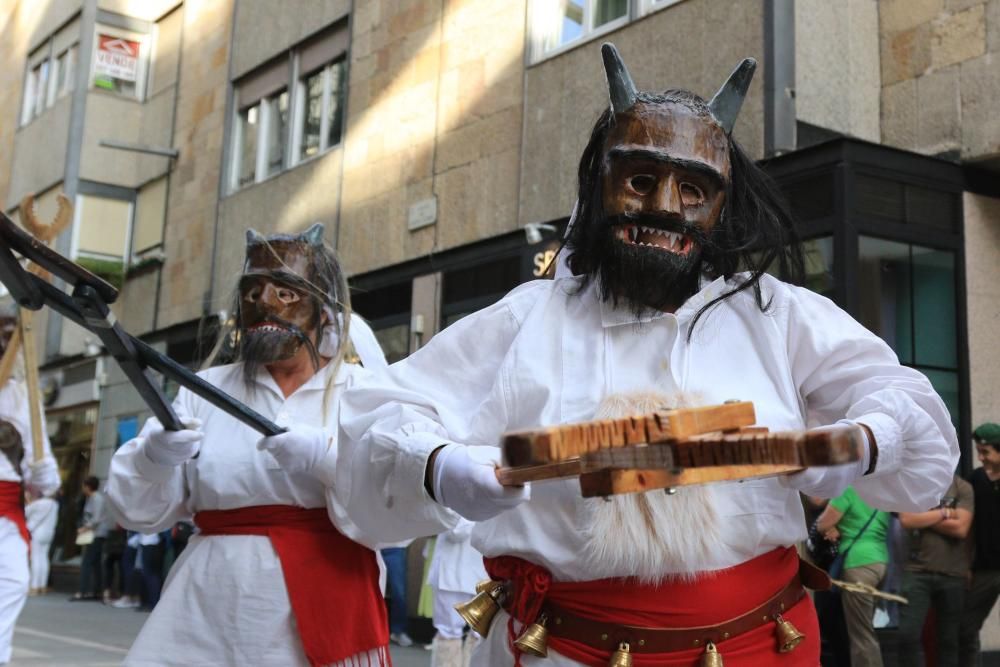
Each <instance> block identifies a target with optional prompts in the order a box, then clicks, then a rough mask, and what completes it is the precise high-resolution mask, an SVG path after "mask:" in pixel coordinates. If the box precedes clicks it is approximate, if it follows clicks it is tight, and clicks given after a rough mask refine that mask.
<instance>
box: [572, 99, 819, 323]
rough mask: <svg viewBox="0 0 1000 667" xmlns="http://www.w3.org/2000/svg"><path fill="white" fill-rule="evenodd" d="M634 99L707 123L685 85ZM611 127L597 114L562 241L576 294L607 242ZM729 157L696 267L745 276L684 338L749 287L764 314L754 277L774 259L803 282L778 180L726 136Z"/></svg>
mask: <svg viewBox="0 0 1000 667" xmlns="http://www.w3.org/2000/svg"><path fill="white" fill-rule="evenodd" d="M638 101H639V103H646V104H668V103H673V104H679V105H683V106H686V107H688V108H689V109H691V110H692V111H693V112H694V113H695V114H697V115H698V116H700V117H703V118H705V120H706V122H714V121H713V120H711V112H710V111H709V109H708V105H707V104H706V103H705V100H703V99H702V98H700V97H698V96H697V95H694V94H693V93H690V92H688V91H685V90H668V91H665V92H663V93H661V94H655V93H648V92H640V93H639V95H638ZM613 125H614V114H613V113H612V111H611V109H610V108H609V109H607V110H605V112H604V113H603V114H601V116H600V118H598V120H597V123H596V124H595V125H594V129H593V131H592V132H591V135H590V141H589V142H587V147H586V148H585V149H584V151H583V155H582V156H581V158H580V166H579V169H578V175H577V176H578V180H579V191H578V193H577V196H578V208H577V216H576V221H575V223H574V224H573V227H572V229H571V230H570V232H569V235H568V236H567V238H566V241H565V243H564V245H565V246H566V247H567V248H568V249H569V250H570V251H571V252H572V255H571V256H570V259H569V265H570V268H571V269H572V271H573V273H574V274H578V275H579V274H582V276H583V282H582V283H581V291H582V287H586V286H587V285H588V284H589V283H590V281H592V280H593V279H594V278H595V277H596V276H597V275H598V270H599V266H598V262H599V259H600V257H601V256H602V252H601V248H600V247H599V246H600V245H601V244H603V243H606V236H605V235H604V234H602V233H601V225H602V222H603V220H604V195H603V192H602V189H601V181H602V179H601V168H602V164H603V158H604V142H605V140H606V139H607V136H608V132H609V130H610V129H611V128H612V127H613ZM729 161H730V165H731V177H730V182H729V184H728V185H727V187H726V199H725V204H724V208H723V211H722V214H721V216H720V218H719V221H718V223H717V224H716V225H715V228H714V229H713V231H712V234H711V237H712V238H711V243H710V244H709V246H708V247H706V250H705V252H704V254H703V256H702V264H703V266H702V268H703V269H704V270H705V271H706V272H707V273H709V274H710V275H714V276H716V277H718V276H722V277H724V278H726V279H728V278H730V277H731V276H733V275H734V274H736V273H738V272H741V271H746V272H748V273H749V276H748V277H747V278H746V280H743V281H742V282H740V283H739V284H738V285H736V287H734V288H733V289H731V290H729V291H728V292H725V293H723V294H721V295H720V296H718V297H716V298H714V299H712V300H711V301H709V302H708V303H707V304H705V305H704V306H703V307H702V308H701V309H700V310H699V311H698V313H697V314H696V315H695V317H694V320H693V321H692V324H691V328H690V329H689V330H688V338H689V339H690V336H691V334H692V332H693V331H694V325H695V324H697V322H698V320H699V319H701V317H702V315H704V314H705V312H706V311H708V310H709V309H710V308H712V307H713V306H715V305H717V304H718V303H721V302H722V301H724V300H726V299H728V298H730V297H732V296H733V295H735V294H737V293H739V292H743V291H745V290H748V289H750V290H753V294H754V300H755V301H756V303H757V306H758V307H759V308H760V310H761V312H766V311H767V309H768V308H769V307H770V301H769V300H768V301H767V302H765V300H764V297H763V295H762V294H761V289H760V279H761V276H763V274H764V273H765V272H766V271H767V269H768V268H770V267H771V266H772V265H774V264H775V263H776V264H777V266H776V267H775V268H776V269H777V271H778V275H780V276H781V277H782V278H783V279H785V280H788V281H790V282H793V283H801V282H802V281H803V279H804V274H805V262H804V259H803V255H802V248H801V246H800V244H799V238H798V233H797V232H796V230H795V223H794V221H793V219H792V215H791V213H790V211H789V209H788V205H787V204H786V203H785V200H784V198H783V197H782V195H781V193H780V192H779V190H778V187H777V184H776V183H775V182H774V181H773V180H772V179H771V178H770V177H769V176H768V175H767V174H765V173H764V171H763V170H762V169H761V168H760V167H758V166H757V165H756V164H754V162H753V160H752V159H750V157H749V156H748V155H747V154H746V152H745V151H744V150H743V148H742V147H740V145H739V144H738V143H737V142H736V140H735V139H733V138H732V137H730V138H729Z"/></svg>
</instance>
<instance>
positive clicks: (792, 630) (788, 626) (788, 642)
mask: <svg viewBox="0 0 1000 667" xmlns="http://www.w3.org/2000/svg"><path fill="white" fill-rule="evenodd" d="M774 622H775V623H777V624H778V627H777V628H775V631H774V634H775V636H776V637H777V639H778V652H779V653H789V652H790V651H794V650H795V647H796V646H798V645H799V644H801V643H802V640H803V639H805V638H806V636H805V635H804V634H802V633H801V632H799V629H798V628H796V627H795V626H794V625H792V622H791V621H789V620H787V619H785V618H782V617H781V616H780V615H778V616H775V617H774Z"/></svg>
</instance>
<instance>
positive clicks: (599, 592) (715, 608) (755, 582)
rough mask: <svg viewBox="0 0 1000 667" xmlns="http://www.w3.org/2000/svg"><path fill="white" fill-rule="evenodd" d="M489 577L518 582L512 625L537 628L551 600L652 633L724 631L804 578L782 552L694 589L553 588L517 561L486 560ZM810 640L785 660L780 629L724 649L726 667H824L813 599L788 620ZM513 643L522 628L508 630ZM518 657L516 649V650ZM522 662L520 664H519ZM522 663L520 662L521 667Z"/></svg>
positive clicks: (694, 659) (658, 662)
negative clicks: (721, 628)
mask: <svg viewBox="0 0 1000 667" xmlns="http://www.w3.org/2000/svg"><path fill="white" fill-rule="evenodd" d="M484 562H485V563H486V571H487V572H488V573H489V575H490V577H491V578H493V579H497V580H512V581H513V590H514V595H513V602H512V604H511V611H512V614H511V616H512V619H513V618H516V619H517V620H518V621H519V622H520V623H522V624H527V623H531V622H533V621H534V620H536V618H537V615H538V611H539V609H540V608H541V606H542V603H543V602H544V600H546V599H547V600H549V601H550V602H551V603H552V604H554V605H557V606H558V607H560V608H562V609H565V610H567V611H569V612H572V613H574V614H576V615H579V616H583V617H586V618H589V619H592V620H595V621H604V622H607V623H609V624H614V625H635V626H640V627H647V628H696V627H700V626H712V625H720V624H722V623H724V622H726V621H729V620H731V619H733V618H736V617H738V616H741V615H743V614H745V613H746V612H748V611H750V610H752V609H754V608H755V607H757V606H758V605H760V604H763V603H764V602H766V601H767V600H768V599H770V598H771V597H772V596H773V595H775V594H776V593H777V592H778V591H780V590H781V589H782V588H784V587H785V586H786V585H787V584H788V582H789V581H791V580H792V578H793V577H794V576H795V575H796V573H797V572H798V570H799V558H798V554H797V553H796V551H795V549H793V548H790V547H789V548H781V549H775V550H774V551H771V552H768V553H766V554H764V555H762V556H758V557H757V558H754V559H752V560H749V561H747V562H745V563H741V564H740V565H737V566H735V567H732V568H729V569H727V570H718V571H715V572H711V573H709V574H707V575H705V574H703V575H702V576H701V577H699V578H698V579H696V580H694V581H683V580H668V581H663V582H660V583H658V584H643V583H640V582H638V581H635V580H633V579H598V580H595V581H567V582H557V581H552V577H551V575H550V574H549V573H548V571H546V570H545V569H544V568H542V567H539V566H537V565H534V564H533V563H529V562H528V561H525V560H522V559H520V558H515V557H512V556H500V557H498V558H486V559H484ZM783 617H784V618H785V619H787V620H789V621H791V622H792V623H793V624H794V625H795V626H796V627H797V628H798V629H799V631H801V632H802V633H804V634H805V635H806V639H805V641H803V642H802V643H801V644H800V645H799V646H798V647H796V649H795V650H794V651H791V652H789V653H778V650H777V642H776V640H775V633H774V630H775V626H774V624H773V623H768V624H765V625H762V626H760V627H758V628H756V629H754V630H751V631H749V632H745V633H743V634H741V635H737V636H736V637H733V638H732V639H728V640H726V641H724V642H720V643H719V644H718V649H719V653H721V654H722V657H723V659H724V660H725V664H726V667H757V666H759V665H780V666H781V667H816V665H818V664H819V623H818V621H817V619H816V611H815V609H814V607H813V605H812V600H811V599H810V598H809V596H808V595H807V596H804V597H803V598H802V600H801V601H800V602H799V603H798V604H796V605H795V606H794V607H792V608H791V609H789V610H788V611H786V612H785V613H784V614H783ZM508 637H509V641H511V642H512V641H513V637H514V627H513V622H512V621H511V622H510V623H509V624H508ZM548 643H549V648H551V649H553V650H555V651H557V652H559V653H561V654H562V655H564V656H566V657H568V658H570V659H572V660H576V661H577V662H581V663H583V664H585V665H591V666H592V667H606V665H607V664H608V658H609V654H607V653H604V652H601V651H599V650H597V649H595V648H593V647H590V646H587V645H586V644H581V643H579V642H575V641H573V640H569V639H565V638H560V637H553V636H551V635H550V636H549V642H548ZM512 650H513V649H512ZM703 652H704V651H703V649H700V648H695V649H691V650H686V651H675V652H671V653H646V654H643V653H633V654H632V661H633V664H634V665H635V666H636V667H692V666H693V665H697V664H698V661H699V659H700V657H701V655H702V653H703ZM515 656H516V653H515ZM518 657H519V656H518ZM518 662H519V661H518Z"/></svg>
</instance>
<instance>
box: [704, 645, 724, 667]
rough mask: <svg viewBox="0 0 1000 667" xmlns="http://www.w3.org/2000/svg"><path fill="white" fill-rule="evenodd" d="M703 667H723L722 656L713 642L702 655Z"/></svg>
mask: <svg viewBox="0 0 1000 667" xmlns="http://www.w3.org/2000/svg"><path fill="white" fill-rule="evenodd" d="M701 667H723V665H722V654H721V653H719V650H718V649H717V648H715V644H713V643H712V642H708V644H707V645H706V646H705V652H704V653H702V654H701Z"/></svg>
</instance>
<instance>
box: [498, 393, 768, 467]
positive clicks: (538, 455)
mask: <svg viewBox="0 0 1000 667" xmlns="http://www.w3.org/2000/svg"><path fill="white" fill-rule="evenodd" d="M756 420H757V418H756V416H755V414H754V409H753V403H749V402H736V403H726V404H724V405H714V406H707V407H701V408H682V409H678V410H667V411H663V412H655V413H652V414H649V415H642V416H637V417H620V418H617V419H598V420H595V421H591V422H585V423H581V424H563V425H560V426H550V427H548V428H542V429H536V430H532V431H519V432H514V433H508V434H506V435H504V438H503V444H502V447H503V452H504V461H506V463H507V465H508V466H511V467H517V466H529V465H541V464H546V463H557V462H559V461H566V460H569V459H573V458H577V457H580V456H582V455H584V454H587V453H589V452H595V451H597V450H599V449H610V448H615V447H628V446H632V445H640V444H654V443H662V442H671V441H678V440H683V439H685V438H690V437H691V436H694V435H700V434H704V433H710V432H712V431H733V430H738V429H740V428H741V427H744V426H750V425H751V424H753V423H754V422H755V421H756Z"/></svg>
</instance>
